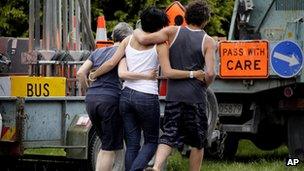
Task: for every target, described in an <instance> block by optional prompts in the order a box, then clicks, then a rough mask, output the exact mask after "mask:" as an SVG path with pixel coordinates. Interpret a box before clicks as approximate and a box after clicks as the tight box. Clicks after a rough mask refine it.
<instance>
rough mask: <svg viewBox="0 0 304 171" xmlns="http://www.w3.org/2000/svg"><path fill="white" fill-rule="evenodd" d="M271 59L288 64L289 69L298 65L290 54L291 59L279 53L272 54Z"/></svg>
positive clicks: (296, 60) (294, 57)
mask: <svg viewBox="0 0 304 171" xmlns="http://www.w3.org/2000/svg"><path fill="white" fill-rule="evenodd" d="M273 57H275V58H277V59H280V60H282V61H285V62H287V63H289V66H290V67H291V66H294V65H298V64H299V61H298V59H297V58H296V56H295V55H294V54H292V55H291V57H289V56H286V55H283V54H281V53H278V52H274V54H273Z"/></svg>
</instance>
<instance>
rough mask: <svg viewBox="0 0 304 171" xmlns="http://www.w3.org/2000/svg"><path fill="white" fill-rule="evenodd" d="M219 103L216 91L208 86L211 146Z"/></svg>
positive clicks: (209, 143)
mask: <svg viewBox="0 0 304 171" xmlns="http://www.w3.org/2000/svg"><path fill="white" fill-rule="evenodd" d="M218 113H219V109H218V103H217V99H216V96H215V94H214V92H213V91H212V90H211V89H210V88H208V89H207V118H208V137H207V138H208V147H210V146H211V143H212V142H211V137H212V133H213V131H214V130H215V127H216V125H217V122H218Z"/></svg>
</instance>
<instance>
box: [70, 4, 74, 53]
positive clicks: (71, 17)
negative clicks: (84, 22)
mask: <svg viewBox="0 0 304 171" xmlns="http://www.w3.org/2000/svg"><path fill="white" fill-rule="evenodd" d="M73 18H74V0H69V49H70V50H71V49H73V35H72V34H73Z"/></svg>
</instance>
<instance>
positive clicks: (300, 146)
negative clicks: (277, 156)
mask: <svg viewBox="0 0 304 171" xmlns="http://www.w3.org/2000/svg"><path fill="white" fill-rule="evenodd" d="M287 130H288V131H287V134H288V151H289V154H290V156H291V157H294V158H299V159H300V160H301V161H304V115H303V114H298V115H296V114H294V115H290V116H289V117H288V123H287Z"/></svg>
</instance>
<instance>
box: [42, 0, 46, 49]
mask: <svg viewBox="0 0 304 171" xmlns="http://www.w3.org/2000/svg"><path fill="white" fill-rule="evenodd" d="M46 4H47V2H46V0H44V1H43V22H42V32H43V34H42V49H46V44H47V43H46V6H47V5H46Z"/></svg>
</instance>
